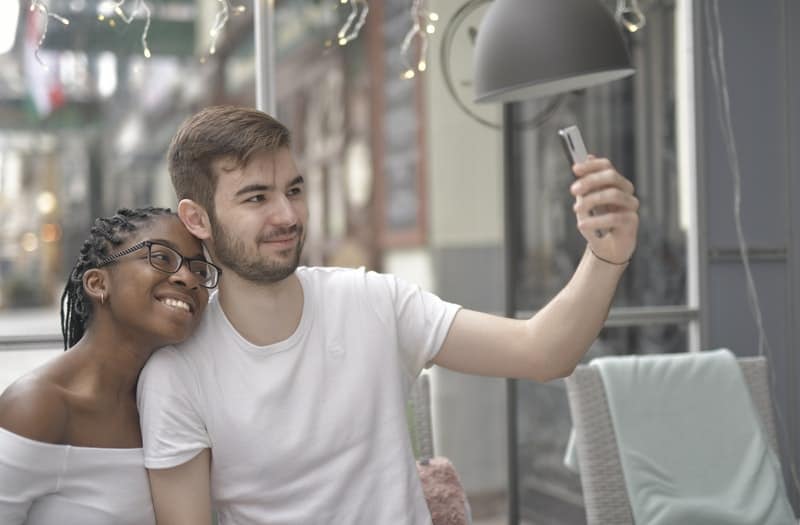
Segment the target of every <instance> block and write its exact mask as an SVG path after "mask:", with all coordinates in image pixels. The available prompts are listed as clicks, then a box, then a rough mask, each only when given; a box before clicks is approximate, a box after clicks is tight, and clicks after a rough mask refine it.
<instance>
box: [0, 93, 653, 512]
mask: <svg viewBox="0 0 800 525" xmlns="http://www.w3.org/2000/svg"><path fill="white" fill-rule="evenodd" d="M168 163H169V171H170V175H171V178H172V182H173V185H174V187H175V191H176V193H177V196H178V199H179V200H180V202H179V204H178V211H177V215H175V214H173V213H171V212H170V211H169V210H165V209H160V208H145V209H140V210H133V211H131V210H120V212H118V214H117V215H115V216H114V217H112V218H109V219H99V220H98V221H96V223H95V226H94V227H93V228H92V230H91V234H90V237H89V239H88V240H87V241H86V243H85V244H84V246H83V248H82V250H81V255H80V257H79V260H78V262H77V264H76V266H75V268H74V269H73V271H72V273H71V275H70V280H69V283H68V284H67V288H66V290H65V300H64V301H63V303H62V329H63V331H64V337H65V346H66V347H69V348H70V350H69V351H68V352H66V353H65V354H63V355H62V356H59V357H58V358H56V359H54V360H53V361H51V362H50V363H48V364H46V365H44V366H43V367H41V368H39V369H37V370H35V371H33V372H32V373H30V374H29V375H27V376H25V377H23V378H21V379H20V380H18V381H17V382H16V383H15V384H14V385H12V386H11V387H9V389H8V390H7V391H6V392H5V393H4V394H3V396H2V398H0V522H2V523H3V524H17V523H28V524H36V525H38V524H45V523H67V524H70V523H76V524H77V523H80V524H95V523H96V524H100V523H103V524H106V523H124V524H131V525H133V524H137V525H143V524H150V523H154V521H155V520H156V518H157V520H158V523H159V524H160V525H165V524H166V525H179V524H187V525H188V524H191V525H202V524H209V523H210V522H211V508H212V506H213V507H214V508H215V510H216V511H217V513H218V516H219V522H220V523H221V524H264V523H287V524H288V523H291V524H309V523H337V524H339V523H342V524H351V523H365V524H399V523H408V524H424V523H430V514H429V512H428V509H427V507H426V503H425V499H424V496H423V494H422V489H421V485H420V482H419V479H418V477H417V471H416V468H415V465H414V460H413V456H412V452H411V447H410V444H409V437H408V433H407V427H406V412H405V406H406V396H407V394H408V392H409V388H410V387H411V385H412V383H413V381H414V380H415V378H416V376H417V375H418V374H419V372H420V370H421V369H422V368H423V367H424V366H425V365H426V363H429V362H432V363H434V364H437V365H440V366H444V367H447V368H450V369H452V370H456V371H459V372H464V373H470V374H481V375H487V376H498V377H517V378H528V379H533V380H537V381H547V380H550V379H554V378H557V377H563V376H565V375H568V374H569V373H570V372H571V371H572V369H573V368H574V367H575V365H576V364H577V363H578V361H579V360H580V359H581V357H582V356H583V354H584V353H585V351H586V350H587V348H588V347H589V345H590V344H591V342H592V341H593V340H594V338H595V337H596V336H597V333H598V332H599V331H600V329H601V328H602V326H603V322H604V321H605V318H606V315H607V312H608V308H609V304H610V302H611V299H612V296H613V294H614V290H615V288H616V285H617V282H618V280H619V278H620V276H621V274H622V272H623V271H624V269H625V266H626V263H627V261H628V260H629V258H630V256H631V254H632V252H633V250H634V247H635V243H636V232H637V227H638V215H637V209H638V201H637V199H636V198H635V197H634V196H633V186H632V184H631V183H630V182H629V181H628V180H626V179H625V178H623V177H622V176H621V175H620V174H619V173H617V172H616V170H615V169H614V167H613V166H612V165H611V163H610V162H609V161H608V160H606V159H596V158H590V159H589V160H588V161H586V162H584V163H581V164H577V165H575V166H573V171H574V173H575V175H576V177H577V180H576V182H575V183H574V184H573V186H572V187H571V192H572V194H573V195H574V196H575V206H574V209H575V213H576V216H577V219H578V228H579V229H580V231H581V232H582V234H583V236H584V237H585V238H586V239H587V241H588V244H587V249H586V252H585V254H584V256H583V258H582V259H581V261H580V263H579V265H578V268H577V270H576V272H575V274H574V276H573V277H572V279H571V280H570V282H569V283H568V284H567V285H566V287H565V288H564V289H563V290H562V291H561V292H560V293H559V294H558V295H557V296H556V297H555V298H554V299H552V300H551V301H550V302H549V304H548V305H547V306H546V307H545V308H543V309H542V310H541V311H539V312H538V313H537V314H536V315H535V316H534V317H532V318H531V319H528V320H513V319H505V318H500V317H495V316H491V315H488V314H484V313H479V312H475V311H470V310H467V309H463V308H460V307H459V306H457V305H454V304H451V303H447V302H445V301H443V300H441V299H439V298H438V297H436V296H434V295H432V294H430V293H427V292H424V291H422V290H420V289H419V288H418V287H416V286H412V285H410V284H408V283H406V282H403V281H402V280H400V279H397V278H395V277H393V276H391V275H384V274H377V273H374V272H366V271H364V270H363V269H362V270H350V269H339V268H305V267H300V268H298V267H297V266H298V260H299V257H300V251H301V249H302V246H303V240H304V238H305V227H306V224H307V219H308V210H307V204H306V188H305V185H304V181H303V177H302V176H301V175H300V174H299V173H298V172H297V168H296V166H295V163H294V160H293V157H292V154H291V151H290V140H289V132H288V130H287V129H286V128H285V127H284V126H283V125H282V124H280V123H279V122H278V121H276V120H275V119H273V118H271V117H270V116H268V115H266V114H264V113H261V112H259V111H255V110H251V109H244V108H235V107H213V108H208V109H205V110H203V111H201V112H200V113H198V114H196V115H194V116H193V117H191V118H189V119H188V120H187V121H186V122H184V124H183V125H182V127H181V128H180V130H179V131H178V133H177V135H176V136H175V138H174V139H173V142H172V144H171V146H170V149H169V154H168ZM596 206H605V207H607V209H609V210H610V211H609V212H608V213H604V214H602V215H597V216H590V213H589V212H590V210H591V209H592V208H594V207H596ZM597 229H609V230H610V233H609V234H607V235H605V236H603V237H602V238H600V237H596V236H595V234H594V232H595V230H597ZM203 246H205V248H206V249H207V252H208V254H209V255H210V256H211V260H212V261H213V264H212V262H209V261H206V259H205V258H204V255H203ZM217 283H219V291H218V293H216V294H213V295H211V297H210V299H209V290H210V289H212V288H214V287H215V286H216V285H217ZM161 347H164V348H161ZM158 348H161V350H159V351H158V352H155V350H156V349H158ZM143 466H144V467H146V470H145V469H144V468H142V467H143ZM151 494H152V503H151Z"/></svg>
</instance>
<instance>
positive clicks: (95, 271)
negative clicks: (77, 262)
mask: <svg viewBox="0 0 800 525" xmlns="http://www.w3.org/2000/svg"><path fill="white" fill-rule="evenodd" d="M83 290H84V292H85V293H86V295H88V296H89V297H90V298H92V299H94V300H95V301H97V302H98V303H105V302H106V301H107V300H108V297H109V295H110V290H109V283H108V274H107V273H106V272H105V270H101V269H99V268H92V269H90V270H86V271H85V272H84V274H83Z"/></svg>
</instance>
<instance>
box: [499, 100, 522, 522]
mask: <svg viewBox="0 0 800 525" xmlns="http://www.w3.org/2000/svg"><path fill="white" fill-rule="evenodd" d="M518 169H519V168H518V165H517V163H516V144H515V143H514V105H513V104H503V204H504V212H505V214H504V223H505V232H504V233H505V239H504V243H505V270H506V271H505V273H506V282H505V291H506V293H505V296H506V308H505V314H506V317H510V318H512V319H513V318H516V317H517V284H518V282H517V279H518V276H519V253H520V250H521V246H520V245H519V244H520V239H522V235H521V234H520V229H521V228H522V210H521V208H520V199H521V197H520V195H521V190H522V187H521V186H522V184H521V182H520V179H519V173H518ZM517 401H518V400H517V381H516V380H515V379H506V421H507V430H508V438H507V439H508V523H509V525H519V518H520V508H519V504H520V494H519V444H518V442H517V441H518V429H517Z"/></svg>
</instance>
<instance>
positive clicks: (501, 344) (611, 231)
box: [433, 157, 639, 381]
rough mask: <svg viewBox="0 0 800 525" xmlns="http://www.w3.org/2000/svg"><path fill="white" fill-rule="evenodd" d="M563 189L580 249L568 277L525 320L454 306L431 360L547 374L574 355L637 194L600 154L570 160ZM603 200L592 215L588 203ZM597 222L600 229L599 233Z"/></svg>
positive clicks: (591, 333) (471, 370)
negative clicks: (570, 200)
mask: <svg viewBox="0 0 800 525" xmlns="http://www.w3.org/2000/svg"><path fill="white" fill-rule="evenodd" d="M573 172H574V173H575V175H576V177H577V179H578V180H577V181H576V182H575V183H574V184H573V185H572V187H571V189H570V190H571V192H572V194H573V195H574V196H575V205H574V211H575V215H576V217H577V221H578V229H579V230H580V232H581V234H582V235H583V236H584V238H585V239H586V240H587V247H586V251H585V252H584V255H583V258H582V259H581V261H580V263H579V265H578V268H577V269H576V270H575V273H574V275H573V276H572V278H571V279H570V281H569V283H567V285H566V286H565V287H564V288H563V289H562V290H561V291H560V292H559V293H558V294H557V295H556V296H555V297H554V298H553V299H552V300H551V301H550V302H549V303H548V304H547V305H546V306H545V307H544V308H542V309H541V310H540V311H539V312H537V313H536V315H534V316H533V317H531V318H530V319H527V320H517V319H506V318H503V317H498V316H494V315H489V314H485V313H481V312H475V311H471V310H466V309H464V310H461V311H459V312H458V314H457V315H456V317H455V319H454V320H453V324H452V326H451V327H450V331H449V332H448V335H447V338H446V339H445V341H444V344H443V345H442V348H441V350H440V351H439V353H438V354H437V355H436V357H435V358H434V360H433V362H434V363H435V364H437V365H440V366H443V367H445V368H449V369H451V370H456V371H459V372H464V373H468V374H479V375H487V376H498V377H516V378H527V379H534V380H536V381H549V380H551V379H556V378H558V377H564V376H567V375H569V374H571V373H572V370H573V369H574V368H575V366H576V365H577V364H578V363H579V362H580V360H581V358H582V357H583V355H584V354H585V353H586V351H587V350H588V349H589V346H590V345H591V343H592V341H594V339H595V338H596V337H597V334H598V333H599V332H600V330H601V329H602V328H603V323H604V322H605V320H606V317H607V316H608V310H609V307H610V305H611V300H612V298H613V296H614V292H615V290H616V288H617V283H618V282H619V279H620V277H621V276H622V273H623V271H624V269H625V268H626V266H627V262H628V260H629V259H630V257H631V255H632V254H633V251H634V249H635V247H636V234H637V231H638V225H639V217H638V213H637V211H638V209H639V201H638V200H637V199H636V197H634V195H633V184H631V182H630V181H628V180H627V179H625V178H624V177H623V176H622V175H620V174H619V173H617V171H616V170H615V169H614V166H613V165H612V164H611V163H610V162H609V161H608V160H607V159H596V158H594V157H590V159H589V160H587V161H586V162H583V163H580V164H576V165H574V166H573ZM600 207H604V209H605V210H606V211H605V212H604V213H602V214H599V215H592V214H591V210H592V209H593V208H600ZM598 230H606V232H605V234H604V235H602V236H598V235H597V231H598Z"/></svg>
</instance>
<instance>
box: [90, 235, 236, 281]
mask: <svg viewBox="0 0 800 525" xmlns="http://www.w3.org/2000/svg"><path fill="white" fill-rule="evenodd" d="M144 247H147V261H148V262H149V263H150V266H152V267H153V268H155V269H156V270H159V271H162V272H164V273H177V272H178V270H180V269H181V266H183V263H184V262H185V263H186V265H187V266H188V268H189V271H190V272H192V273H193V274H195V275H196V276H197V279H198V281H200V286H202V287H204V288H214V287H216V286H217V283H218V282H219V276H220V275H221V274H222V269H220V268H219V267H217V266H216V265H214V264H212V263H210V262H208V261H206V260H205V259H201V258H200V257H184V256H183V255H181V254H180V253H178V252H176V251H175V250H174V249H172V248H170V247H169V246H167V245H166V244H162V243H160V242H158V241H142V242H139V243H136V244H134V245H133V246H131V247H130V248H127V249H125V250H122V251H121V252H119V253H115V254H114V255H109V256H108V257H106V258H104V259H103V260H101V261H100V265H99V266H105V265H106V264H108V263H110V262H113V261H115V260H116V259H119V258H120V257H122V256H124V255H128V254H130V253H133V252H135V251H136V250H141V249H142V248H144Z"/></svg>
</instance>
